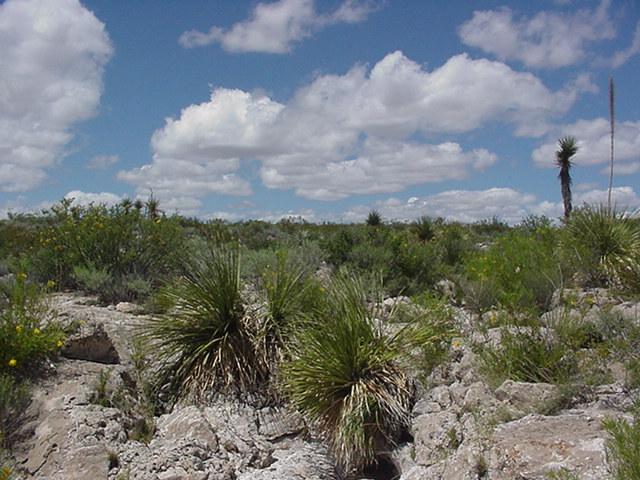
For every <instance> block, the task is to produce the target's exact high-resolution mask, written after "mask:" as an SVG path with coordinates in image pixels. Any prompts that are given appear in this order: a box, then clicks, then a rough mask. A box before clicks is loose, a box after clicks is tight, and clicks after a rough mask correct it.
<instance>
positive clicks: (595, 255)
mask: <svg viewBox="0 0 640 480" xmlns="http://www.w3.org/2000/svg"><path fill="white" fill-rule="evenodd" d="M563 246H564V249H565V250H566V251H567V252H569V253H570V254H571V256H572V257H573V258H574V261H575V262H576V264H577V265H578V268H579V270H580V271H582V272H583V273H584V274H585V275H586V276H587V280H588V283H589V284H591V285H595V286H616V287H621V288H626V289H630V290H632V291H636V292H637V291H640V228H639V227H638V223H637V222H636V221H635V220H634V219H633V218H632V217H631V216H630V215H629V214H627V213H626V212H624V211H616V210H615V209H614V208H608V207H606V206H604V205H600V206H598V207H595V206H585V207H584V208H581V209H579V210H576V211H574V212H573V214H572V216H571V218H570V220H569V222H568V224H567V231H566V235H565V238H564V242H563Z"/></svg>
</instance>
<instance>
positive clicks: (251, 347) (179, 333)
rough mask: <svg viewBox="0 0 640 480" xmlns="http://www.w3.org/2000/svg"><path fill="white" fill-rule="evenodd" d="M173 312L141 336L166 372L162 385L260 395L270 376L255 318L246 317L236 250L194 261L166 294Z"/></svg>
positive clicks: (189, 390)
mask: <svg viewBox="0 0 640 480" xmlns="http://www.w3.org/2000/svg"><path fill="white" fill-rule="evenodd" d="M164 296H165V300H166V301H167V303H169V304H172V305H173V308H172V309H170V310H169V312H168V313H166V314H163V315H159V316H157V317H154V318H152V319H150V320H148V321H147V323H146V325H145V330H144V331H143V333H142V335H143V338H145V339H146V340H147V341H149V342H151V343H152V345H153V346H154V350H155V351H156V354H157V355H158V356H159V358H160V359H161V360H162V361H163V363H164V367H163V369H162V372H161V378H160V384H161V385H162V384H164V383H166V382H170V383H171V386H172V389H171V390H172V392H173V393H174V395H175V394H177V393H180V394H189V393H192V394H194V395H195V396H202V395H204V394H206V393H208V392H209V391H211V390H212V389H220V390H225V391H241V392H245V391H250V390H255V389H256V388H257V387H258V386H259V385H260V384H261V383H262V382H263V381H264V380H265V379H266V377H267V365H266V359H265V358H264V355H263V353H262V352H261V351H260V348H259V346H258V344H259V341H258V339H257V338H256V337H257V333H258V330H259V328H258V326H257V325H256V319H255V318H253V317H252V316H251V315H248V314H247V312H245V308H244V305H243V301H242V296H241V284H240V255H239V251H238V249H237V248H235V249H224V248H219V249H216V250H213V249H212V250H211V251H210V252H209V253H208V254H207V255H206V256H204V257H202V258H197V259H194V260H193V261H191V262H190V264H189V266H188V268H187V271H186V273H185V274H184V276H183V277H182V278H181V279H180V281H179V283H178V284H177V285H176V286H174V287H171V288H167V289H166V290H165V292H164Z"/></svg>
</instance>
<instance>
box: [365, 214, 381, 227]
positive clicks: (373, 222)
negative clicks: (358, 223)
mask: <svg viewBox="0 0 640 480" xmlns="http://www.w3.org/2000/svg"><path fill="white" fill-rule="evenodd" d="M366 223H367V225H368V226H370V227H379V226H380V225H382V215H380V212H378V211H377V210H371V211H370V212H369V214H368V215H367V222H366Z"/></svg>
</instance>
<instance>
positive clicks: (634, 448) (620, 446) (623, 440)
mask: <svg viewBox="0 0 640 480" xmlns="http://www.w3.org/2000/svg"><path fill="white" fill-rule="evenodd" d="M639 407H640V405H638V404H636V406H635V412H634V418H633V422H628V421H627V420H625V419H618V420H613V419H607V420H605V421H604V422H603V425H604V428H605V430H606V431H607V432H608V433H609V435H610V436H611V438H610V439H609V440H608V441H607V443H606V449H607V461H608V463H609V465H610V467H611V472H612V473H613V476H614V478H615V480H629V479H634V478H640V412H639V411H638V408H639Z"/></svg>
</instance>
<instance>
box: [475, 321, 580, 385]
mask: <svg viewBox="0 0 640 480" xmlns="http://www.w3.org/2000/svg"><path fill="white" fill-rule="evenodd" d="M477 353H478V355H479V358H480V361H481V365H482V369H483V371H484V373H485V375H486V376H487V378H488V380H489V381H490V382H491V383H492V384H494V385H496V386H497V385H500V384H501V383H502V382H503V381H504V380H507V379H510V380H514V381H516V382H533V383H537V382H545V383H564V382H567V381H568V380H569V379H570V378H571V376H572V375H574V374H575V373H576V372H577V362H576V357H575V350H574V348H573V346H572V345H571V344H569V343H567V342H566V341H564V339H563V338H559V337H558V336H557V335H556V334H555V333H554V332H552V331H550V330H547V329H543V328H540V327H539V326H537V325H536V323H535V321H533V320H532V321H531V323H530V326H520V327H514V326H504V327H501V329H500V343H499V345H490V344H486V345H482V346H481V347H478V348H477Z"/></svg>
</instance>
